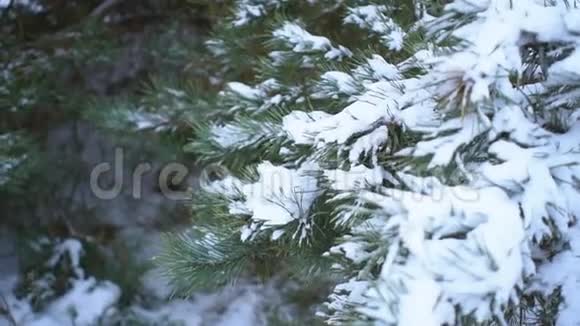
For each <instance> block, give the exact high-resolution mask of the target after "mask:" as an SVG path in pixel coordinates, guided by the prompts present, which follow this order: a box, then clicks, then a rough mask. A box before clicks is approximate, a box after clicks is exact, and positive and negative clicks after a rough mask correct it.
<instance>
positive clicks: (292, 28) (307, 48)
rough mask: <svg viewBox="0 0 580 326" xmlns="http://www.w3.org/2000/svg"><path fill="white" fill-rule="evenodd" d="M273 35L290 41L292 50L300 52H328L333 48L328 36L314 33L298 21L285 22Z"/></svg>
mask: <svg viewBox="0 0 580 326" xmlns="http://www.w3.org/2000/svg"><path fill="white" fill-rule="evenodd" d="M272 35H273V36H274V37H275V38H278V39H280V40H282V41H285V42H288V43H289V44H290V45H291V46H292V47H293V48H292V50H293V51H294V52H298V53H308V52H316V51H324V52H326V51H328V50H330V49H331V48H332V45H331V43H330V40H328V39H327V38H326V37H323V36H316V35H312V34H310V33H308V32H307V31H306V30H304V29H303V28H302V27H301V26H300V25H298V24H297V23H290V22H285V23H284V24H283V25H282V27H280V28H278V29H276V30H275V31H274V32H273V33H272Z"/></svg>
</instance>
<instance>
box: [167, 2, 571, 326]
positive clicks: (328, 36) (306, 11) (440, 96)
mask: <svg viewBox="0 0 580 326" xmlns="http://www.w3.org/2000/svg"><path fill="white" fill-rule="evenodd" d="M578 5H579V4H578V3H576V2H575V1H574V2H572V1H564V0H562V1H559V0H553V1H537V0H520V1H513V0H470V1H468V0H455V1H450V2H449V3H448V4H445V5H443V4H440V2H439V1H388V2H387V1H362V0H360V1H355V0H352V1H349V0H346V1H339V2H330V1H328V2H327V1H322V0H321V1H283V0H239V1H235V3H233V4H231V6H232V7H231V8H232V15H231V16H230V17H227V18H224V19H222V20H221V24H220V25H219V26H218V27H217V28H216V29H215V30H214V38H213V40H211V41H209V42H207V46H208V47H209V49H210V50H211V51H212V52H213V54H214V56H215V58H217V59H218V60H219V61H220V62H222V63H223V67H224V68H223V69H222V70H221V71H219V72H218V73H217V74H216V76H215V78H216V81H219V83H223V84H224V88H223V91H222V92H221V93H220V96H219V98H218V99H217V101H216V106H217V111H216V112H212V116H211V118H210V122H208V123H199V124H197V125H196V133H195V137H194V139H193V140H192V142H191V143H190V144H189V146H188V149H189V150H191V151H192V152H194V153H196V154H197V155H198V157H199V160H200V162H201V163H203V164H204V165H205V166H206V167H207V173H206V176H207V180H206V181H207V182H205V183H204V185H203V186H202V188H201V190H200V191H199V192H197V193H195V194H194V196H193V209H192V211H193V215H194V224H195V226H194V227H193V229H192V230H191V231H190V232H187V233H185V234H181V235H169V236H168V239H167V244H168V247H167V251H166V254H165V255H164V256H162V257H160V260H161V263H162V264H163V265H164V266H165V267H166V269H167V272H168V275H169V276H170V277H171V278H172V279H173V281H174V283H175V285H176V288H177V289H180V290H183V291H184V292H185V293H188V292H190V291H192V290H194V289H197V288H199V287H208V286H210V287H213V286H221V285H223V284H228V283H231V282H235V281H236V280H237V279H238V278H240V277H242V276H244V275H247V274H248V273H258V275H260V276H261V277H269V276H272V275H279V274H284V275H286V276H288V277H291V278H296V279H299V280H301V282H305V283H303V284H305V286H308V283H307V282H308V281H311V282H312V281H316V280H320V279H323V280H326V281H330V282H332V283H334V290H333V291H332V293H330V294H329V296H328V298H327V299H326V300H325V302H324V303H323V304H321V305H319V307H318V315H319V316H321V317H322V318H323V319H324V320H325V321H326V322H327V323H328V324H347V325H350V324H359V323H361V324H367V323H368V324H374V325H392V324H398V325H441V324H460V325H463V324H466V325H472V324H501V325H505V324H513V325H522V324H529V325H539V324H542V325H549V324H558V325H575V324H578V323H580V318H579V317H578V311H580V299H578V296H577V292H578V290H580V288H579V285H578V284H580V283H579V279H578V275H580V270H579V267H578V266H580V264H579V263H580V261H579V260H578V257H579V255H580V252H579V250H580V242H579V241H580V231H579V227H578V225H577V223H576V218H577V216H580V215H579V213H580V206H579V205H578V202H579V199H580V192H579V191H578V189H579V188H578V187H579V186H580V184H579V181H578V180H580V179H579V178H580V167H579V166H578V164H580V156H579V154H580V153H579V150H580V147H579V145H580V143H579V142H580V141H579V139H580V138H579V137H578V135H577V130H578V128H579V127H578V126H579V122H578V117H579V115H578V114H579V113H578V112H579V111H578V105H579V100H580V96H579V94H580V92H579V89H580V88H579V86H580V74H579V71H580V46H579V44H580V11H579V10H578V9H577V7H578ZM232 77H233V78H236V77H237V79H233V78H232ZM230 78H232V79H230Z"/></svg>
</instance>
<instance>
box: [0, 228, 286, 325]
mask: <svg viewBox="0 0 580 326" xmlns="http://www.w3.org/2000/svg"><path fill="white" fill-rule="evenodd" d="M14 240H15V239H14V238H13V237H11V236H10V234H9V233H8V232H6V231H4V230H0V250H1V251H0V295H1V296H2V299H1V301H0V308H2V310H4V311H5V310H8V311H9V313H10V315H11V317H8V316H5V314H4V316H0V326H14V324H16V325H18V326H69V325H70V326H73V325H74V326H93V325H106V324H107V323H106V322H103V319H104V318H106V317H107V316H109V317H110V316H112V315H114V314H115V312H116V310H115V309H116V308H115V307H116V304H117V301H118V300H119V298H120V295H121V289H120V288H119V286H118V285H116V284H114V283H112V282H109V281H102V280H100V281H98V280H96V279H94V278H92V277H90V276H89V277H86V278H85V279H82V280H76V281H74V285H73V287H72V288H71V289H70V290H69V291H68V292H67V293H66V294H65V295H63V296H61V297H59V298H57V299H56V300H54V301H53V302H51V303H50V304H49V305H48V306H47V308H46V309H44V310H43V311H41V312H33V309H32V307H31V304H30V302H27V301H26V300H19V299H17V298H16V296H15V295H14V293H13V289H14V287H15V285H16V284H17V282H18V277H19V275H18V258H17V257H16V255H15V254H14V252H15V250H14ZM75 241H76V240H71V241H66V242H64V243H66V245H65V246H63V249H64V250H65V251H67V252H68V253H71V254H72V255H73V256H74V255H76V254H78V252H76V250H77V249H80V248H78V247H77V244H78V242H75ZM152 243H156V242H155V241H153V242H152ZM151 250H153V248H145V250H144V251H145V253H144V256H146V255H148V253H150V252H151ZM143 287H144V289H145V291H146V292H148V293H149V294H150V295H151V296H152V297H156V298H158V299H161V298H164V297H166V296H167V295H168V294H169V293H170V292H169V291H170V289H169V287H168V286H167V285H166V283H165V282H164V280H163V277H162V276H161V275H160V272H159V270H151V271H149V272H148V273H147V274H146V275H144V277H143ZM159 302H160V303H159V304H157V305H155V306H154V307H151V306H148V307H144V306H141V305H139V304H134V305H133V306H131V307H129V308H128V309H125V310H124V312H123V314H130V315H131V316H137V317H138V318H139V320H143V321H147V322H148V323H150V324H151V325H155V324H160V325H171V324H172V323H175V324H178V325H185V326H205V325H212V326H246V325H248V326H250V325H251V326H255V325H265V324H266V318H267V315H266V313H265V311H264V307H266V306H270V307H271V306H272V305H277V303H281V300H280V296H279V294H278V291H277V290H276V289H275V287H274V286H271V285H255V284H249V283H245V284H240V285H238V286H235V287H230V288H227V289H224V290H222V291H217V292H215V293H203V294H197V295H194V296H193V297H192V298H191V299H189V300H182V299H173V300H159ZM6 306H8V309H6ZM73 312H74V313H73ZM10 319H12V320H10Z"/></svg>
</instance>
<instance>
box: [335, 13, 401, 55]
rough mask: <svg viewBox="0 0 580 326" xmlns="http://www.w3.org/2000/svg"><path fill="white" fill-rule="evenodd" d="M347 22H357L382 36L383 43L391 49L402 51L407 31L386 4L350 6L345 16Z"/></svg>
mask: <svg viewBox="0 0 580 326" xmlns="http://www.w3.org/2000/svg"><path fill="white" fill-rule="evenodd" d="M344 22H345V23H346V24H355V25H357V26H358V27H359V28H363V29H368V30H369V31H371V32H372V33H375V34H378V35H380V36H381V39H382V41H383V44H385V45H386V46H387V48H388V49H389V50H393V51H400V50H401V49H402V48H403V39H404V37H405V32H404V31H403V30H402V29H401V27H399V26H398V25H397V24H396V23H395V22H394V21H393V19H392V18H390V17H389V16H388V8H387V6H384V5H367V6H359V7H354V8H349V14H348V15H347V16H346V17H345V18H344Z"/></svg>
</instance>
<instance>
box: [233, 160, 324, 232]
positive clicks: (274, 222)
mask: <svg viewBox="0 0 580 326" xmlns="http://www.w3.org/2000/svg"><path fill="white" fill-rule="evenodd" d="M257 169H258V173H259V175H260V178H259V180H258V182H256V183H253V184H248V185H244V186H243V187H242V189H241V191H242V193H243V194H244V195H245V197H246V201H245V203H244V205H245V207H247V208H248V210H250V211H251V212H252V219H253V220H254V221H256V222H263V223H264V226H265V227H271V226H279V225H285V224H288V223H290V222H292V221H294V220H300V219H304V218H306V217H307V216H308V211H309V209H310V206H311V205H312V203H313V202H314V200H315V199H316V197H317V194H318V191H319V190H318V183H317V180H316V178H314V177H313V176H309V175H308V172H309V171H311V170H316V167H315V166H314V165H309V164H305V165H303V167H301V169H299V170H293V169H288V168H285V167H282V166H274V165H273V164H272V163H270V162H263V163H261V164H260V165H258V168H257Z"/></svg>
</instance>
